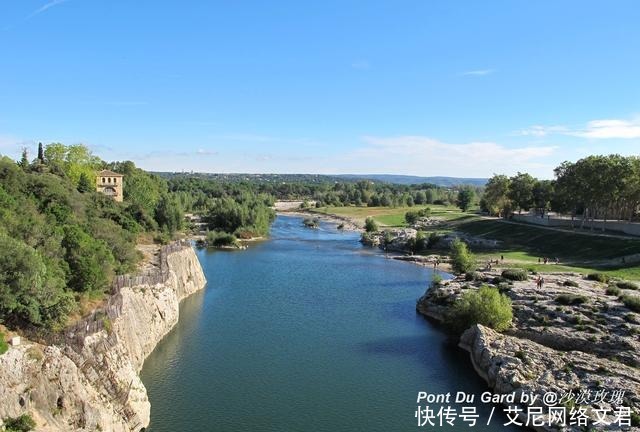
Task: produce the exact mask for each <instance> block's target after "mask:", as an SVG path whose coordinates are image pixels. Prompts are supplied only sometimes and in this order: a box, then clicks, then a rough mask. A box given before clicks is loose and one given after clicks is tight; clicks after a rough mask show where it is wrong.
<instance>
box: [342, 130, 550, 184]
mask: <svg viewBox="0 0 640 432" xmlns="http://www.w3.org/2000/svg"><path fill="white" fill-rule="evenodd" d="M362 140H363V142H364V144H365V145H364V146H363V147H361V148H359V149H357V150H354V151H353V152H350V153H348V154H346V155H345V156H344V157H343V158H342V160H343V162H344V163H345V165H348V166H349V167H350V169H349V171H351V172H356V171H357V172H381V173H382V172H384V173H398V174H414V175H455V176H466V177H486V176H490V175H491V174H492V173H494V172H501V173H502V172H504V173H515V172H516V171H529V172H532V173H534V174H535V173H545V174H548V173H547V171H549V172H550V171H551V169H552V168H553V166H554V162H551V161H548V160H546V158H548V157H549V156H552V155H553V154H554V152H555V150H556V147H554V146H528V147H518V148H510V147H505V146H503V145H500V144H497V143H494V142H471V143H466V144H449V143H444V142H441V141H438V140H435V139H432V138H428V137H423V136H397V137H372V136H367V137H363V138H362ZM548 167H551V168H548Z"/></svg>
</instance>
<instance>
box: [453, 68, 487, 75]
mask: <svg viewBox="0 0 640 432" xmlns="http://www.w3.org/2000/svg"><path fill="white" fill-rule="evenodd" d="M494 72H495V69H476V70H470V71H466V72H462V73H461V74H460V75H462V76H470V75H471V76H483V75H489V74H492V73H494Z"/></svg>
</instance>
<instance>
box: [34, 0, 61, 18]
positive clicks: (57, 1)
mask: <svg viewBox="0 0 640 432" xmlns="http://www.w3.org/2000/svg"><path fill="white" fill-rule="evenodd" d="M68 1H69V0H52V1H50V2H49V3H46V4H44V5H42V6H41V7H39V8H38V9H36V10H35V11H33V12H31V14H29V16H28V17H27V18H26V19H31V18H33V17H35V16H36V15H40V14H41V13H42V12H44V11H46V10H48V9H51V8H52V7H54V6H58V5H61V4H62V3H66V2H68Z"/></svg>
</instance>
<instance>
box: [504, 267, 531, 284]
mask: <svg viewBox="0 0 640 432" xmlns="http://www.w3.org/2000/svg"><path fill="white" fill-rule="evenodd" d="M502 277H503V278H505V279H509V280H512V281H526V280H527V279H528V277H527V272H526V271H524V270H522V269H506V270H504V271H503V272H502Z"/></svg>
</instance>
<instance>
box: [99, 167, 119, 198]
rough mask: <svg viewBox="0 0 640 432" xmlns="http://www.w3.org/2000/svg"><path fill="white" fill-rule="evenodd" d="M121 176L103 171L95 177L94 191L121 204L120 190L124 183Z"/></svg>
mask: <svg viewBox="0 0 640 432" xmlns="http://www.w3.org/2000/svg"><path fill="white" fill-rule="evenodd" d="M122 178H123V175H122V174H118V173H116V172H113V171H109V170H103V171H100V172H99V173H98V176H97V177H96V190H97V191H98V192H101V193H103V194H105V195H107V196H110V197H113V199H114V200H116V201H118V202H122V198H123V195H122V188H123V186H124V182H123V181H122Z"/></svg>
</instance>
